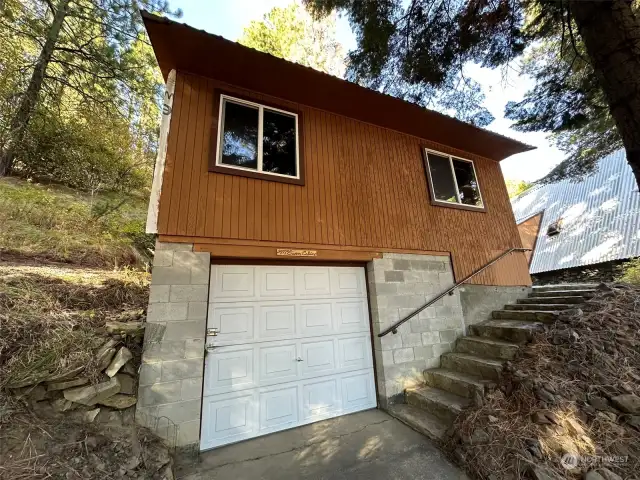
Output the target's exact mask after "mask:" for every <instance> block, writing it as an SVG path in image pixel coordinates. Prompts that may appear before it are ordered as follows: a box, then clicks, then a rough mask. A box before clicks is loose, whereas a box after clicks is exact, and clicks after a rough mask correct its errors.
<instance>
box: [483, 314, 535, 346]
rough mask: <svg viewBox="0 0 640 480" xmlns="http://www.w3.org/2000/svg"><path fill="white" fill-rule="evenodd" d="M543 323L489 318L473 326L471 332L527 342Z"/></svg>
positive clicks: (508, 340) (500, 338)
mask: <svg viewBox="0 0 640 480" xmlns="http://www.w3.org/2000/svg"><path fill="white" fill-rule="evenodd" d="M541 328H542V323H537V322H523V321H518V320H487V321H486V322H482V323H478V324H476V325H472V326H471V332H472V333H473V334H474V335H477V336H479V337H489V338H494V339H497V340H505V341H507V342H514V343H527V342H530V341H531V339H532V338H533V333H534V332H535V331H536V330H540V329H541Z"/></svg>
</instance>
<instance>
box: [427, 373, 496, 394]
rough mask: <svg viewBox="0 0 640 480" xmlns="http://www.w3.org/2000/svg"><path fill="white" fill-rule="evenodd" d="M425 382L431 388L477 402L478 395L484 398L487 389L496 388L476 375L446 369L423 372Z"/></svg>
mask: <svg viewBox="0 0 640 480" xmlns="http://www.w3.org/2000/svg"><path fill="white" fill-rule="evenodd" d="M423 375H424V381H425V382H426V384H427V385H428V386H430V387H435V388H439V389H440V390H444V391H445V392H449V393H453V394H454V395H459V396H461V397H465V398H469V399H471V400H475V397H476V395H480V396H481V397H482V396H484V392H485V391H486V389H489V388H493V387H495V384H494V383H493V382H489V381H487V380H483V379H482V378H481V377H479V376H476V375H469V374H467V373H461V372H456V371H454V370H448V369H446V368H430V369H429V370H425V371H424V372H423Z"/></svg>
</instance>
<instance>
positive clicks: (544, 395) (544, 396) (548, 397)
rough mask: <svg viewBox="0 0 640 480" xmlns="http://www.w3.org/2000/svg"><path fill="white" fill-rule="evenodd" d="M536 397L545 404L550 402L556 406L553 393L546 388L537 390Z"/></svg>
mask: <svg viewBox="0 0 640 480" xmlns="http://www.w3.org/2000/svg"><path fill="white" fill-rule="evenodd" d="M536 397H538V398H539V399H540V400H542V401H543V402H548V403H551V404H554V403H555V402H556V397H555V396H554V395H553V393H551V392H548V391H546V390H545V389H544V388H537V389H536Z"/></svg>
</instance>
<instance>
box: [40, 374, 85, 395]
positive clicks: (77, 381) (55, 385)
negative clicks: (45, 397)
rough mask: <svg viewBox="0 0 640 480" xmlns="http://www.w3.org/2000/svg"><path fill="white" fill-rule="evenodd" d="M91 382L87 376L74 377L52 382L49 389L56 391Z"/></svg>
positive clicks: (48, 386)
mask: <svg viewBox="0 0 640 480" xmlns="http://www.w3.org/2000/svg"><path fill="white" fill-rule="evenodd" d="M87 383H89V379H88V378H86V377H79V378H74V379H72V380H63V381H61V382H52V383H48V384H47V391H48V392H54V391H56V390H66V389H67V388H73V387H79V386H81V385H86V384H87Z"/></svg>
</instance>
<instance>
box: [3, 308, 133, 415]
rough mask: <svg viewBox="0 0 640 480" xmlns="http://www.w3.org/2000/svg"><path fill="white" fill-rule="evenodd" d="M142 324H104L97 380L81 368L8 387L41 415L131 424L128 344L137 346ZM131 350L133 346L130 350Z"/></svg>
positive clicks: (96, 362) (131, 368) (130, 361)
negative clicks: (106, 335) (105, 336)
mask: <svg viewBox="0 0 640 480" xmlns="http://www.w3.org/2000/svg"><path fill="white" fill-rule="evenodd" d="M144 325H145V324H144V323H142V322H120V321H111V322H107V324H106V326H105V329H106V332H107V334H108V339H107V340H106V341H105V342H104V344H103V345H102V347H100V349H99V350H98V351H97V352H96V354H95V358H94V361H95V364H96V365H97V366H98V371H99V372H100V374H99V375H98V376H97V377H98V378H95V375H94V376H93V377H94V378H90V376H89V375H86V374H85V373H86V372H85V371H86V370H87V368H86V366H85V365H80V366H77V367H73V368H70V369H68V370H67V371H65V372H62V373H57V374H55V375H50V376H47V377H41V378H36V379H31V380H30V381H26V382H22V383H21V384H14V385H9V387H10V388H12V389H13V392H14V394H16V395H17V396H18V397H20V398H24V399H27V400H28V401H29V403H30V404H31V407H32V408H33V410H34V411H35V412H36V413H38V414H41V415H47V416H56V415H61V414H62V415H65V416H69V417H70V418H71V419H73V420H79V421H82V422H94V421H95V420H96V419H98V421H103V422H109V423H113V422H116V423H123V422H124V423H133V415H134V408H133V407H134V405H135V404H136V402H137V397H136V392H137V384H138V378H137V370H136V367H135V366H134V362H133V357H134V355H133V353H132V352H131V350H130V348H128V347H127V346H125V344H128V345H130V346H131V345H132V344H133V345H139V344H140V343H141V342H142V339H143V334H144ZM132 348H133V347H132Z"/></svg>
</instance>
